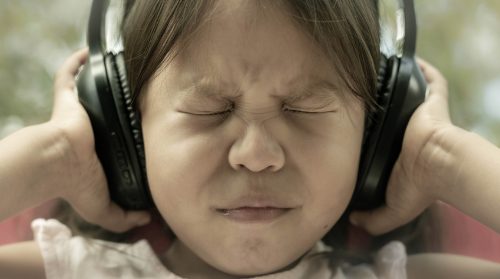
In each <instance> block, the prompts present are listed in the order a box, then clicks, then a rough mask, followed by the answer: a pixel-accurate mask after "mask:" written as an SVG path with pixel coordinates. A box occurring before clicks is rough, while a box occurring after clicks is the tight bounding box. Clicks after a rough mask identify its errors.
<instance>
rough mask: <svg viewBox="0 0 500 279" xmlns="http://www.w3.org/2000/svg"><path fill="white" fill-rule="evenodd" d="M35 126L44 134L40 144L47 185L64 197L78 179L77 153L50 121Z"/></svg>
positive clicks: (47, 187)
mask: <svg viewBox="0 0 500 279" xmlns="http://www.w3.org/2000/svg"><path fill="white" fill-rule="evenodd" d="M35 127H37V128H38V129H40V130H41V132H40V134H42V133H43V134H44V136H43V137H41V141H40V144H41V150H43V160H44V162H45V165H46V174H47V176H48V178H47V179H46V181H47V182H48V184H47V185H46V186H45V187H46V189H48V190H50V191H51V193H52V195H53V196H54V197H64V196H66V194H67V193H66V192H68V191H69V189H70V188H71V187H70V185H73V184H74V183H76V181H78V177H79V171H78V170H79V160H78V158H77V155H76V153H75V151H74V149H73V147H72V146H71V144H70V142H69V140H68V139H67V137H66V135H65V133H64V132H63V131H62V130H61V129H59V128H57V127H56V126H55V125H52V124H51V123H50V122H46V123H43V124H40V125H38V126H35Z"/></svg>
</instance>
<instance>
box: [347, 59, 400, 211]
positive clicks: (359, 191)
mask: <svg viewBox="0 0 500 279" xmlns="http://www.w3.org/2000/svg"><path fill="white" fill-rule="evenodd" d="M398 63H399V60H398V58H397V57H396V56H392V57H391V58H387V57H386V56H385V55H383V54H382V53H381V54H380V63H379V70H378V74H377V94H376V96H375V101H376V105H375V107H374V108H373V109H371V108H369V109H368V111H367V113H366V117H365V127H364V132H363V143H362V146H361V156H360V164H359V169H358V179H357V182H356V188H355V190H354V194H353V197H352V199H351V202H350V204H349V207H350V208H353V209H366V208H371V207H375V206H377V205H380V204H382V203H383V202H384V198H385V188H384V189H381V188H380V187H379V186H378V183H375V182H374V181H373V180H377V182H378V180H379V177H375V178H374V177H373V176H369V173H370V171H371V170H373V169H374V168H377V167H380V166H377V164H375V163H374V162H373V160H374V157H375V155H376V154H377V153H378V152H384V151H383V150H378V149H377V145H378V140H379V137H380V133H381V130H382V128H383V125H384V123H385V116H386V112H387V109H388V108H389V104H390V100H391V96H392V93H393V89H394V84H395V81H396V77H397V69H398ZM370 178H371V181H370V182H371V183H367V180H370ZM367 184H368V185H367ZM374 184H376V185H377V187H374V186H373V185H374Z"/></svg>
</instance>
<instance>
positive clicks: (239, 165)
mask: <svg viewBox="0 0 500 279" xmlns="http://www.w3.org/2000/svg"><path fill="white" fill-rule="evenodd" d="M254 124H255V123H253V124H251V125H249V126H247V132H246V133H245V135H244V136H242V137H240V138H239V139H238V140H237V141H236V142H235V143H234V144H233V146H232V147H231V150H230V152H229V163H230V164H231V166H232V167H233V168H234V169H235V170H241V169H243V168H247V169H249V170H250V171H252V172H259V171H262V170H268V171H272V172H275V171H278V170H279V169H281V168H282V167H283V165H284V163H285V154H284V152H283V149H282V148H281V146H280V145H279V143H278V142H277V141H276V140H275V139H274V138H272V137H271V136H270V135H269V133H268V132H267V130H266V129H265V128H264V126H263V125H259V124H255V125H254Z"/></svg>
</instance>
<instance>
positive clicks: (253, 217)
mask: <svg viewBox="0 0 500 279" xmlns="http://www.w3.org/2000/svg"><path fill="white" fill-rule="evenodd" d="M292 209H293V208H277V207H239V208H234V209H216V211H217V212H219V213H220V214H221V216H223V217H225V218H227V219H229V220H231V221H236V222H242V223H265V222H271V221H274V220H276V219H278V218H280V217H281V216H283V215H285V214H286V213H288V212H289V211H291V210H292Z"/></svg>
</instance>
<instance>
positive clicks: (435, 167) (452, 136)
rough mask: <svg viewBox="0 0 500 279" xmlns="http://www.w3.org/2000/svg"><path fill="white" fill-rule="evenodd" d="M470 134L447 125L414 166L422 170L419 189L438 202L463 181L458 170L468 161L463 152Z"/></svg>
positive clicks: (432, 140) (431, 141)
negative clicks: (418, 166) (421, 188)
mask: <svg viewBox="0 0 500 279" xmlns="http://www.w3.org/2000/svg"><path fill="white" fill-rule="evenodd" d="M471 136H472V134H471V133H470V132H468V131H465V130H464V129H462V128H460V127H457V126H454V125H450V126H447V127H444V128H441V129H439V130H437V131H436V132H434V134H433V135H432V136H431V137H430V139H429V140H428V142H427V143H426V145H425V146H424V148H423V150H422V156H420V160H419V162H418V163H417V164H418V165H420V166H422V169H423V172H422V180H421V183H422V185H421V186H422V187H423V188H424V189H426V191H427V192H428V193H430V194H431V195H432V196H434V197H435V198H436V199H438V200H445V199H446V197H447V196H448V195H449V193H450V190H453V189H456V187H457V184H459V183H460V182H461V180H462V177H463V174H462V171H461V168H462V167H463V165H464V163H465V162H466V160H467V156H466V152H464V149H465V148H466V146H467V145H468V144H470V138H471Z"/></svg>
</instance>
